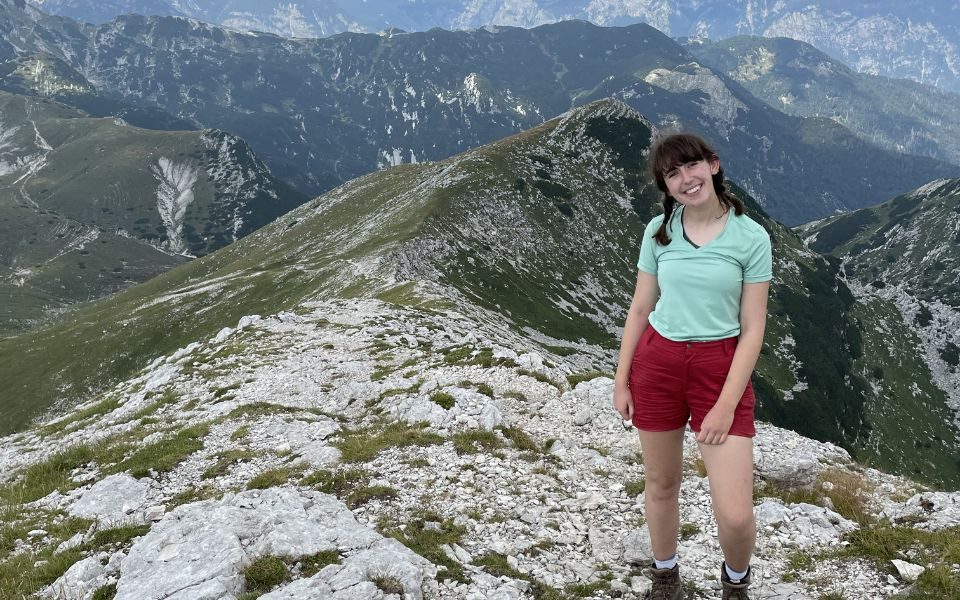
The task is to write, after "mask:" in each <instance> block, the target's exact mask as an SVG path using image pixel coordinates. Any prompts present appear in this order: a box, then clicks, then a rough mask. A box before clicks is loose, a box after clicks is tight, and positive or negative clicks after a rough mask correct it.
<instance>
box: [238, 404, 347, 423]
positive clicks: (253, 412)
mask: <svg viewBox="0 0 960 600" xmlns="http://www.w3.org/2000/svg"><path fill="white" fill-rule="evenodd" d="M300 413H310V414H314V415H318V416H323V417H328V418H331V419H336V420H338V421H339V420H342V419H341V417H340V416H339V415H331V414H330V413H327V412H326V411H323V410H320V409H319V408H304V407H301V406H284V405H283V404H273V403H271V402H251V403H250V404H244V405H243V406H238V407H236V408H235V409H233V410H231V411H230V413H229V414H227V416H226V417H221V419H222V420H224V421H226V420H231V419H239V418H241V417H262V416H266V415H296V414H300Z"/></svg>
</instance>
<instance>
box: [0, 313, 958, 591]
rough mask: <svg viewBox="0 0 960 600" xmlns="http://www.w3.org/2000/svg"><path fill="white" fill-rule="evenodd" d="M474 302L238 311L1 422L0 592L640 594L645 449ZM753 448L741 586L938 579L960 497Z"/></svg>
mask: <svg viewBox="0 0 960 600" xmlns="http://www.w3.org/2000/svg"><path fill="white" fill-rule="evenodd" d="M440 300H442V299H440V298H436V299H434V301H440ZM489 317H490V315H489V314H484V313H483V311H479V312H477V311H475V310H473V309H469V310H467V312H460V311H457V310H451V309H444V308H429V306H428V305H422V304H421V305H419V306H404V305H400V304H395V303H385V302H382V301H375V300H353V301H349V300H333V301H313V302H306V303H304V304H302V305H300V306H299V307H297V309H296V310H295V311H292V312H282V313H278V314H276V315H273V316H269V317H259V316H256V315H250V316H248V317H246V318H244V319H242V320H241V321H240V322H239V323H237V324H236V326H235V327H228V328H224V329H223V330H221V331H219V332H218V333H217V334H216V335H214V336H212V337H211V338H209V339H204V340H198V341H197V342H195V343H192V344H190V345H188V346H186V347H184V348H182V349H180V350H178V351H176V352H174V353H172V354H169V355H166V356H163V357H160V358H158V359H156V360H155V361H154V362H153V363H152V364H150V365H149V366H148V367H147V368H145V369H143V370H142V371H141V372H139V373H138V374H137V375H136V376H135V377H133V378H131V379H130V380H128V381H125V382H123V383H121V384H120V385H118V386H117V387H115V388H113V389H111V390H109V391H108V392H106V393H105V394H103V395H102V396H100V397H98V398H96V399H94V400H91V401H90V402H89V403H87V404H84V405H81V406H78V407H76V409H74V410H72V411H70V412H68V413H67V414H65V415H63V416H62V417H59V418H57V419H55V420H52V421H48V422H46V423H43V424H40V425H39V426H37V427H35V428H32V429H31V430H29V431H26V432H23V433H20V434H16V435H13V436H7V437H5V438H3V439H2V440H0V473H3V474H4V483H3V487H2V488H0V498H3V502H4V504H3V510H4V514H5V519H4V525H3V529H2V530H0V531H2V534H3V535H2V539H3V540H4V544H3V546H0V590H3V592H4V593H5V594H8V595H9V596H10V597H20V595H21V594H29V593H32V592H35V591H36V592H39V593H40V595H41V597H46V598H61V599H81V598H82V599H84V600H89V599H91V598H107V597H109V598H116V599H117V600H121V599H123V600H134V599H136V600H140V599H142V598H145V597H150V596H156V595H158V594H159V595H161V596H163V597H165V598H169V599H171V600H187V599H190V600H208V599H209V600H214V599H218V600H223V599H228V598H244V599H252V598H258V597H259V598H262V599H269V600H277V599H288V600H292V599H300V598H302V599H306V598H342V599H347V598H350V599H367V598H369V599H371V600H373V599H381V598H400V597H403V598H451V599H453V598H458V599H460V598H463V599H466V598H470V599H481V598H497V599H520V598H640V597H642V594H643V593H644V592H645V590H646V589H648V588H649V585H650V582H649V580H648V579H647V578H646V577H645V576H644V574H643V572H642V569H641V568H640V567H641V566H642V565H644V564H645V563H648V562H649V561H650V547H649V538H648V535H647V531H646V526H645V520H644V514H643V508H642V499H643V488H644V485H643V483H644V478H643V473H644V471H643V457H642V455H641V454H640V453H639V446H638V441H637V438H636V434H635V432H633V431H632V430H630V429H628V428H625V427H623V425H622V422H621V420H620V419H619V417H618V416H617V415H616V413H615V412H614V411H613V409H612V407H611V393H612V380H611V379H609V378H608V377H605V376H603V375H602V374H599V373H577V372H575V371H576V367H575V366H574V365H572V364H570V363H568V362H567V361H565V359H564V358H562V357H558V356H556V355H554V354H553V353H551V352H549V351H548V350H546V349H544V348H543V347H542V346H541V345H540V344H537V343H536V342H534V341H532V340H530V339H529V338H526V337H525V336H523V335H520V334H518V333H516V332H515V331H513V330H512V329H510V328H508V327H504V326H503V325H502V323H500V324H498V322H496V321H490V320H489ZM755 448H756V450H755V462H756V489H757V492H756V515H757V519H758V524H759V528H760V537H759V544H758V548H757V551H756V558H755V560H754V563H753V566H754V569H755V573H756V575H755V581H756V584H755V586H754V589H755V590H756V591H757V592H758V597H761V598H777V599H795V600H799V599H807V598H820V597H831V598H833V597H842V598H846V599H848V600H867V599H870V600H873V599H876V598H880V597H887V596H890V595H893V594H901V595H902V597H910V598H931V597H938V598H939V597H942V598H948V597H954V596H953V595H951V594H955V593H956V592H957V590H958V589H960V587H958V575H960V573H958V571H960V566H958V565H957V564H955V563H956V561H957V554H956V548H957V543H958V542H957V539H958V538H957V536H958V535H960V532H958V530H957V527H956V522H957V519H958V517H960V514H958V512H960V494H958V493H944V492H936V491H931V490H928V489H926V488H924V487H923V486H921V485H918V484H916V483H912V482H910V481H908V480H905V479H902V478H898V477H892V476H889V475H885V474H883V473H881V472H878V471H876V470H874V469H870V468H865V467H863V466H860V465H857V464H855V463H852V462H851V461H850V458H849V455H848V454H847V453H846V452H845V451H843V450H842V449H840V448H838V447H836V446H833V445H831V444H824V443H819V442H814V441H812V440H809V439H806V438H803V437H801V436H798V435H796V434H794V433H793V432H790V431H787V430H782V429H778V428H775V427H772V426H770V425H765V424H761V425H760V428H759V434H758V436H757V438H756V445H755ZM685 456H686V461H685V462H686V467H685V479H684V484H683V490H682V492H681V521H682V523H683V525H682V527H681V537H682V540H681V543H680V556H681V561H682V564H683V574H684V579H685V582H686V588H687V597H688V598H712V597H715V596H716V594H717V593H718V591H717V590H718V588H719V584H718V582H717V580H716V571H717V568H718V567H717V565H718V561H719V556H720V553H719V548H718V547H717V545H716V542H715V536H716V530H715V524H714V523H713V520H712V517H711V513H710V508H709V495H708V493H709V485H708V482H707V480H706V479H705V478H704V476H703V472H702V464H701V463H699V462H698V457H697V451H696V448H695V443H694V442H693V440H692V438H688V439H687V444H686V449H685ZM950 540H952V541H950ZM945 550H946V552H945ZM951 552H952V554H951ZM827 594H833V595H832V596H827Z"/></svg>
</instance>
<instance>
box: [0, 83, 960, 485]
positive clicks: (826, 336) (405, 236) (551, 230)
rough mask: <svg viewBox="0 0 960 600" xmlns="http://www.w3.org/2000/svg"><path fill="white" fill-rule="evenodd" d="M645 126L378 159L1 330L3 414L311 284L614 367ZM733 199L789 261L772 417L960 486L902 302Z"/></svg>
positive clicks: (107, 377)
mask: <svg viewBox="0 0 960 600" xmlns="http://www.w3.org/2000/svg"><path fill="white" fill-rule="evenodd" d="M651 130H652V128H651V124H650V123H649V122H648V121H645V120H644V119H642V118H641V117H640V115H639V114H637V113H636V112H635V111H633V110H632V109H630V108H629V107H628V106H626V105H625V104H623V103H620V102H617V101H610V100H607V101H601V102H595V103H592V104H589V105H587V106H585V107H582V108H580V109H577V110H575V111H573V112H571V113H569V114H566V115H564V116H563V117H562V118H559V119H554V120H551V121H548V122H547V123H545V124H543V125H540V126H538V127H536V128H533V129H531V130H529V131H527V132H524V133H521V134H518V135H515V136H512V137H510V138H507V139H504V140H502V141H499V142H496V143H494V144H490V145H487V146H484V147H481V148H478V149H476V150H472V151H469V152H467V153H464V154H461V155H459V156H456V157H453V158H451V159H448V160H445V161H442V162H436V163H431V164H420V165H403V166H400V167H397V168H393V169H387V170H384V171H379V172H376V173H373V174H371V175H368V176H365V177H362V178H359V179H357V180H354V181H352V182H349V183H347V184H346V185H344V186H342V187H339V188H337V189H336V190H334V191H332V192H330V193H328V194H325V195H324V196H321V197H320V198H317V199H316V200H314V201H312V202H309V203H308V204H306V205H304V206H302V207H300V208H298V209H295V210H294V211H292V212H290V213H288V214H287V215H285V216H283V217H281V218H279V219H278V220H277V221H276V222H274V223H272V224H270V225H268V226H266V227H264V228H262V229H260V230H259V231H257V232H254V233H253V234H251V235H249V236H247V237H245V238H243V239H241V240H238V241H237V242H235V243H233V244H231V245H230V246H228V247H226V248H223V249H221V250H219V251H216V252H214V253H212V254H210V255H208V256H206V257H202V258H199V259H197V260H195V261H192V262H190V263H188V264H186V265H183V266H181V267H178V268H176V269H174V270H172V271H170V272H168V273H166V274H164V275H161V276H159V277H156V278H154V279H152V280H151V281H149V282H147V283H145V284H143V285H140V286H137V287H135V288H132V289H130V290H127V291H125V292H122V293H120V294H117V295H115V296H113V297H111V298H108V299H105V300H101V301H99V302H97V303H94V304H92V305H90V306H87V307H83V308H81V309H79V310H78V311H77V314H76V318H74V319H72V320H70V321H68V322H63V323H60V324H58V325H56V326H53V327H48V328H45V329H42V330H37V331H34V332H31V333H28V334H25V335H22V336H19V337H17V338H13V339H9V340H2V341H0V356H14V355H16V357H17V359H16V361H12V362H7V363H0V379H2V380H3V381H6V382H7V387H6V392H5V396H4V398H5V400H4V402H3V405H2V409H3V410H4V414H5V415H8V418H7V419H6V420H5V421H4V423H5V425H4V426H5V427H8V428H12V427H16V426H19V425H22V424H23V423H24V422H25V421H26V420H27V419H28V418H29V417H31V416H34V415H36V414H37V412H38V411H40V410H43V409H44V408H45V407H49V406H50V404H51V403H52V402H53V401H54V399H55V398H60V399H64V400H66V399H75V398H80V397H88V394H89V390H90V389H105V388H106V387H108V386H110V385H112V383H113V382H116V381H119V380H121V379H126V378H128V377H130V376H131V374H133V373H136V372H137V371H138V370H139V369H141V368H142V367H144V366H146V365H147V364H149V363H150V362H151V361H152V360H154V359H155V358H156V357H158V356H161V355H164V354H170V353H173V352H174V351H176V350H177V349H178V348H186V349H185V350H184V351H183V352H184V356H186V355H187V354H189V352H190V350H189V348H190V347H191V342H194V341H196V340H199V339H207V338H209V337H212V336H215V335H216V334H217V332H218V331H220V330H221V328H223V327H227V326H231V327H232V326H235V325H236V323H237V321H238V320H239V319H240V318H241V317H243V316H245V315H252V314H264V315H265V314H277V313H279V312H282V311H291V310H298V307H300V306H302V303H303V302H307V301H309V300H310V299H315V298H323V299H325V300H326V299H331V298H345V299H357V298H378V299H381V300H386V301H389V302H394V303H399V304H404V305H407V306H415V307H419V309H421V310H430V309H431V307H436V306H446V307H454V306H455V307H456V309H457V310H458V311H460V312H462V313H464V314H468V315H470V318H471V319H478V320H479V322H484V323H488V324H489V325H490V326H491V327H494V328H504V329H506V330H509V331H511V332H515V333H516V332H522V334H523V335H524V337H525V338H527V339H530V340H534V341H535V343H536V344H537V345H538V346H539V347H540V348H542V351H543V352H544V353H545V356H550V355H553V356H559V355H562V356H564V357H565V360H566V361H568V362H569V361H572V362H573V363H575V364H579V365H580V366H581V367H582V368H583V369H584V370H597V371H607V370H609V368H610V365H612V364H613V362H614V360H615V352H616V344H617V332H618V327H620V326H621V325H622V321H623V318H624V315H625V310H626V308H627V306H628V305H629V302H630V293H631V290H632V287H633V284H632V282H633V279H634V278H635V274H636V268H635V266H634V264H635V257H636V252H637V249H638V248H639V245H640V239H639V237H638V236H639V235H640V232H642V231H643V225H644V224H645V223H646V222H648V221H649V219H650V218H652V216H653V215H655V214H656V213H657V211H658V209H657V206H656V193H655V190H653V189H652V188H651V187H650V186H647V185H644V184H643V183H642V177H643V168H644V160H643V156H644V154H645V152H646V150H647V148H648V145H649V143H650V138H651V132H652V131H651ZM738 193H740V194H741V195H742V196H743V197H744V198H745V200H746V202H747V204H748V207H749V212H750V214H751V215H752V216H753V217H754V218H755V219H757V220H758V221H759V222H760V223H762V224H763V226H764V227H765V228H766V229H767V230H768V231H769V232H770V234H771V236H772V239H773V242H774V247H775V254H776V256H777V257H778V258H777V267H776V285H774V286H773V290H774V292H773V295H772V298H771V307H770V319H769V325H768V328H769V329H768V335H767V339H766V344H765V346H764V349H763V351H762V354H761V358H760V362H759V365H758V369H757V378H756V380H755V384H756V388H757V391H758V394H759V395H760V397H761V399H762V403H761V408H760V414H761V416H762V417H763V418H764V419H767V420H770V421H772V422H774V423H781V424H784V425H786V426H788V427H790V428H792V429H795V430H796V431H799V432H803V433H805V434H807V435H810V436H814V437H817V438H819V439H828V440H833V441H835V442H837V443H840V444H842V445H844V446H845V447H848V448H850V449H851V450H852V451H853V452H855V453H856V454H857V455H858V456H861V457H862V458H865V459H867V458H868V459H869V460H871V461H872V462H873V463H874V464H878V465H884V466H887V467H890V468H893V469H896V470H898V471H900V472H905V471H910V472H913V471H917V472H919V473H921V475H922V476H925V477H934V475H933V474H936V475H935V477H936V478H938V479H939V480H940V481H943V482H951V484H952V483H955V482H957V481H960V467H958V465H957V464H956V461H955V460H954V459H953V458H952V457H953V456H954V455H955V453H956V450H957V447H956V446H957V444H956V433H955V431H954V429H953V428H952V427H951V425H950V422H951V418H950V416H951V413H950V412H949V410H948V409H947V408H946V405H945V399H944V395H943V392H942V391H940V390H938V389H937V388H936V387H935V386H934V385H933V384H932V383H930V377H929V375H928V374H927V373H928V372H927V367H926V366H925V364H924V362H923V359H922V358H923V357H922V355H920V354H919V353H918V352H917V350H916V349H915V348H914V347H913V346H911V345H909V344H894V345H890V344H889V343H888V342H889V338H890V336H894V337H897V339H909V338H910V335H911V334H910V333H909V329H908V328H907V327H906V326H905V325H904V324H903V322H902V319H901V318H900V317H899V313H897V311H896V308H895V307H893V305H892V304H889V303H884V302H883V301H882V300H878V299H871V300H870V302H869V303H861V302H859V301H858V300H857V299H856V298H855V297H854V296H853V295H852V294H851V292H850V291H849V289H848V288H847V286H846V284H845V283H844V282H843V281H842V280H841V279H839V278H838V273H839V270H838V269H839V263H838V262H836V261H831V260H826V259H824V258H823V257H822V256H820V255H818V254H816V253H813V252H811V251H810V250H809V249H807V248H806V247H805V246H804V244H803V243H802V241H801V240H800V239H799V238H798V237H797V236H796V235H795V234H794V233H793V232H791V231H790V230H789V229H787V228H785V227H783V226H782V225H780V224H778V223H776V222H775V221H773V220H771V219H770V218H769V216H767V215H766V214H765V213H764V211H763V210H762V209H761V208H760V207H759V206H758V205H757V203H756V202H755V201H754V200H753V199H751V198H750V197H749V196H748V195H747V194H745V193H744V192H743V191H739V192H738ZM118 315H123V316H122V317H121V318H120V323H119V325H120V326H117V325H118V323H117V320H118ZM108 323H109V325H108ZM511 335H512V334H511ZM878 344H879V345H882V346H883V347H884V348H885V351H884V353H880V352H876V351H875V349H876V346H877V345H878ZM14 348H16V351H14ZM880 372H882V375H878V373H880ZM41 373H44V374H47V375H46V376H41V375H40V374H41ZM49 374H56V375H55V376H50V375H49ZM881 380H882V381H881ZM891 393H892V394H896V397H897V403H896V404H893V403H890V402H888V401H887V400H886V395H887V394H891ZM905 414H910V415H911V416H912V417H911V420H904V419H903V415H905ZM914 415H915V416H914ZM918 440H922V442H923V444H922V445H921V446H920V447H915V442H916V441H918Z"/></svg>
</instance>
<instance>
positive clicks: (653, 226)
mask: <svg viewBox="0 0 960 600" xmlns="http://www.w3.org/2000/svg"><path fill="white" fill-rule="evenodd" d="M663 217H664V215H663V213H660V214H659V215H657V216H655V217H654V218H652V219H650V222H649V223H647V226H646V228H645V229H646V230H647V231H650V232H653V231H656V230H657V229H659V228H660V224H661V223H663Z"/></svg>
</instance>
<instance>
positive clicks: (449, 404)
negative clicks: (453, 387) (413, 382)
mask: <svg viewBox="0 0 960 600" xmlns="http://www.w3.org/2000/svg"><path fill="white" fill-rule="evenodd" d="M430 401H431V402H433V403H434V404H438V405H439V406H440V407H441V408H443V409H444V410H450V409H451V408H453V405H454V404H456V403H457V401H456V399H455V398H454V397H453V396H451V395H450V394H448V393H446V392H434V393H432V394H430Z"/></svg>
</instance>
